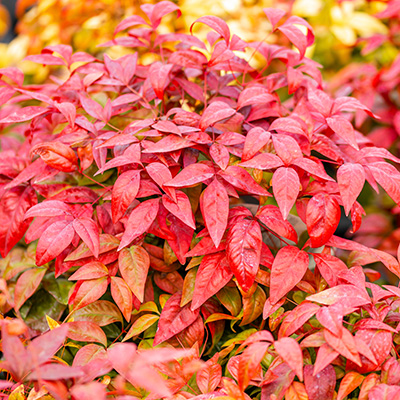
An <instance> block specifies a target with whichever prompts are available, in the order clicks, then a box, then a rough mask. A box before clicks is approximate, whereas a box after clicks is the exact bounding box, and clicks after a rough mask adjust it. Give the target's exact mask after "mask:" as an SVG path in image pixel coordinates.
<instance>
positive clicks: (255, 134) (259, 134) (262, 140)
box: [242, 127, 271, 161]
mask: <svg viewBox="0 0 400 400" xmlns="http://www.w3.org/2000/svg"><path fill="white" fill-rule="evenodd" d="M270 138H271V134H270V133H269V132H267V131H265V130H264V129H262V128H259V127H257V128H252V129H250V130H249V131H248V132H247V135H246V141H245V142H244V148H243V155H242V161H247V160H250V159H251V158H252V157H254V156H255V155H256V154H257V152H258V151H259V150H261V149H262V148H263V147H264V146H265V145H266V144H267V143H268V141H269V139H270Z"/></svg>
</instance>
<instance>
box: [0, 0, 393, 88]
mask: <svg viewBox="0 0 400 400" xmlns="http://www.w3.org/2000/svg"><path fill="white" fill-rule="evenodd" d="M143 3H153V4H154V3H155V0H140V1H131V0H88V1H81V0H18V1H17V6H16V10H17V15H18V17H19V22H18V24H17V28H16V31H17V33H18V36H17V37H16V38H15V39H14V40H13V41H12V42H11V43H10V44H0V54H1V59H0V66H1V67H4V66H10V65H15V66H18V67H20V68H22V69H23V71H24V72H25V74H27V75H28V76H29V78H30V79H33V80H34V82H36V83H39V82H42V81H43V80H44V79H45V78H46V77H48V75H49V73H50V68H48V67H39V66H38V65H37V64H34V63H30V62H27V61H22V60H23V59H24V58H25V57H26V56H27V55H30V54H37V53H39V52H40V51H41V50H42V49H43V48H44V47H46V46H50V45H56V44H67V45H70V46H72V47H73V49H74V50H76V51H88V52H90V54H93V55H97V54H100V53H102V52H103V51H106V52H107V53H108V54H109V55H110V56H111V57H112V58H118V57H121V56H122V55H124V54H126V51H125V49H124V48H121V47H119V46H113V47H112V48H108V49H104V48H102V47H98V45H100V44H102V43H104V42H106V41H108V40H111V39H112V32H113V31H114V29H115V27H116V25H117V24H118V22H119V21H120V20H122V19H123V18H126V17H128V16H130V15H134V14H138V15H140V16H142V17H144V16H145V14H144V13H143V11H142V10H141V9H140V7H139V4H143ZM175 3H176V4H177V5H178V6H179V7H180V8H181V10H182V17H181V18H179V19H177V18H175V16H173V15H170V16H167V17H166V18H164V19H163V21H162V23H161V26H160V28H159V29H161V31H162V32H163V33H166V32H171V31H174V32H180V33H184V32H186V31H187V30H188V29H189V28H190V26H191V25H192V23H193V22H194V21H195V20H196V19H197V18H199V17H201V16H203V15H206V14H212V15H214V16H218V17H220V18H222V19H223V20H224V21H226V22H227V24H228V26H229V28H230V30H231V31H233V32H235V33H236V34H237V35H238V36H240V37H241V38H242V39H244V40H247V41H260V40H267V41H268V43H271V44H279V42H280V41H281V40H283V41H284V42H285V44H287V40H286V39H285V38H283V37H282V36H279V35H275V34H274V33H271V34H270V35H269V34H268V32H269V30H270V27H269V23H268V21H267V20H266V19H265V18H264V17H263V15H264V13H263V9H264V8H265V7H278V8H282V9H284V10H285V11H286V12H287V13H288V14H291V15H296V16H300V17H303V18H305V19H306V20H307V21H308V22H309V23H310V24H311V25H312V26H313V27H314V29H315V35H316V40H315V43H314V45H313V46H311V47H310V48H309V49H308V55H309V56H311V55H313V58H314V59H315V60H316V61H318V62H319V63H321V64H322V65H323V66H324V67H325V68H327V70H328V71H330V70H333V71H336V70H338V69H339V68H341V67H343V66H344V65H346V64H348V63H349V62H350V61H351V60H356V59H359V40H362V39H363V38H366V37H370V36H373V35H376V36H386V35H387V33H388V28H387V26H386V24H385V23H382V22H381V21H380V20H379V19H378V18H376V16H375V14H376V13H378V12H379V11H382V10H383V9H385V7H386V4H385V2H382V1H369V0H368V1H367V0H357V1H340V0H294V1H293V0H279V1H276V0H274V1H273V0H176V1H175ZM197 29H200V26H197V27H196V30H197ZM161 31H160V32H161ZM266 33H267V34H266ZM200 37H201V38H205V35H204V36H200ZM137 50H138V52H139V54H140V53H141V49H137ZM146 54H147V53H146V52H144V55H146ZM248 54H250V53H248ZM395 55H396V48H392V47H391V46H388V45H385V46H381V51H380V52H379V54H375V57H376V58H377V59H379V60H381V61H383V60H386V61H387V60H392V59H393V57H395ZM252 62H253V63H255V64H256V65H257V66H260V65H262V62H263V60H262V58H259V57H257V56H256V57H254V58H253V60H252Z"/></svg>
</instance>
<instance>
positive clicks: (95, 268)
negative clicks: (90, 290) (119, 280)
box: [68, 261, 109, 281]
mask: <svg viewBox="0 0 400 400" xmlns="http://www.w3.org/2000/svg"><path fill="white" fill-rule="evenodd" d="M108 274H109V272H108V268H107V267H106V266H105V265H104V264H103V263H101V262H99V261H92V262H89V263H87V264H85V265H84V266H82V267H80V268H79V269H78V271H76V272H75V273H74V274H72V275H71V276H70V277H69V278H68V280H70V281H87V280H90V279H97V278H102V277H103V276H108Z"/></svg>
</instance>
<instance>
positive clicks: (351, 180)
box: [337, 163, 365, 215]
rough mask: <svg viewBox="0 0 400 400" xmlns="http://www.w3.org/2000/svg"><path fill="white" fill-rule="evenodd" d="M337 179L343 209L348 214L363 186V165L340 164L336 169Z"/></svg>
mask: <svg viewBox="0 0 400 400" xmlns="http://www.w3.org/2000/svg"><path fill="white" fill-rule="evenodd" d="M337 181H338V185H339V190H340V196H341V197H342V201H343V206H344V211H345V213H346V215H348V214H349V212H350V210H351V207H352V206H353V204H354V203H355V201H356V200H357V197H358V195H359V194H360V193H361V190H362V188H363V187H364V182H365V173H364V168H363V166H362V165H360V164H353V163H346V164H343V165H341V166H340V167H339V169H338V171H337Z"/></svg>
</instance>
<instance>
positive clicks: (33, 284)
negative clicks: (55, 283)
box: [14, 268, 47, 311]
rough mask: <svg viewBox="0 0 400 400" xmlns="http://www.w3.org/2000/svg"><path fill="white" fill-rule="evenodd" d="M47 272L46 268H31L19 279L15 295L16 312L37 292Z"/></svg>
mask: <svg viewBox="0 0 400 400" xmlns="http://www.w3.org/2000/svg"><path fill="white" fill-rule="evenodd" d="M46 271H47V270H46V268H31V269H28V271H25V272H24V273H23V274H22V275H21V276H20V277H19V278H18V280H17V284H16V285H15V293H14V309H15V310H16V311H18V310H19V309H20V308H21V306H22V305H23V304H24V303H25V301H26V300H28V299H29V297H31V296H32V295H33V294H34V293H35V292H36V289H37V288H38V286H39V285H40V282H41V281H42V279H43V277H44V274H45V273H46Z"/></svg>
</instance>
